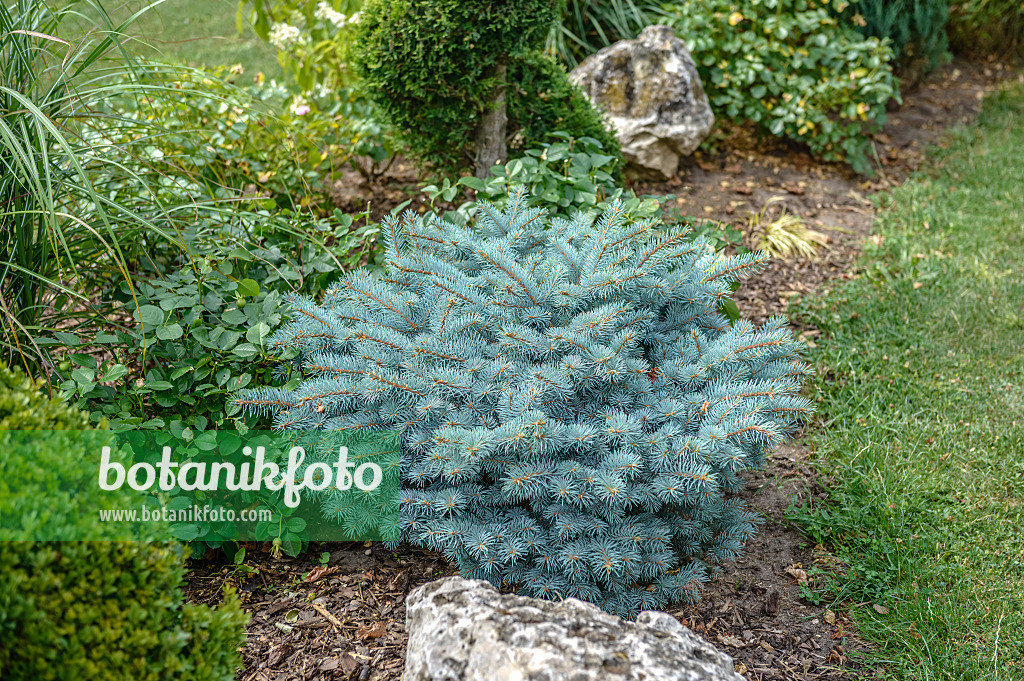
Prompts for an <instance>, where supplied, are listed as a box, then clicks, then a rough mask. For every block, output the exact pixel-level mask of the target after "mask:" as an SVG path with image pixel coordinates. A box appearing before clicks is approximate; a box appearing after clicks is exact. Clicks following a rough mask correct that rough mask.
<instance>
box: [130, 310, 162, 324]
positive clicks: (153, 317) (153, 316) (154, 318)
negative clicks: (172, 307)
mask: <svg viewBox="0 0 1024 681" xmlns="http://www.w3.org/2000/svg"><path fill="white" fill-rule="evenodd" d="M134 316H135V319H137V320H138V321H140V322H142V324H143V325H144V326H146V327H147V328H152V327H154V326H159V325H160V324H162V323H163V321H164V311H163V310H161V309H160V308H159V307H157V306H156V305H143V306H142V307H140V308H139V309H137V310H136V311H135V315H134Z"/></svg>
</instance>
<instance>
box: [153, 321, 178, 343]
mask: <svg viewBox="0 0 1024 681" xmlns="http://www.w3.org/2000/svg"><path fill="white" fill-rule="evenodd" d="M183 333H184V331H183V330H182V328H181V324H165V325H164V326H160V327H157V330H156V337H157V338H159V339H160V340H177V339H178V338H181V336H182V334H183Z"/></svg>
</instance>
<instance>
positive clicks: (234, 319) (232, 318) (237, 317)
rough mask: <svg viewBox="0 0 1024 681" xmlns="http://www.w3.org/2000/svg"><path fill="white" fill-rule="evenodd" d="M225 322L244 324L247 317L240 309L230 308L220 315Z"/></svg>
mask: <svg viewBox="0 0 1024 681" xmlns="http://www.w3.org/2000/svg"><path fill="white" fill-rule="evenodd" d="M220 318H221V319H223V320H224V323H225V324H245V322H246V321H247V319H248V318H247V317H246V316H245V313H244V312H242V311H241V310H238V309H235V308H232V309H230V310H228V311H227V312H225V313H224V314H222V315H221V316H220Z"/></svg>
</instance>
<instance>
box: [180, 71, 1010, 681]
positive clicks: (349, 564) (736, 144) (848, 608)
mask: <svg viewBox="0 0 1024 681" xmlns="http://www.w3.org/2000/svg"><path fill="white" fill-rule="evenodd" d="M1011 76H1012V77H1014V78H1017V77H1022V76H1019V75H1018V74H1017V72H1016V71H1011V70H1010V69H1009V68H1007V67H1005V66H1003V65H1001V64H996V63H991V62H990V63H965V62H955V63H953V64H951V65H949V66H947V67H946V68H944V69H942V70H940V71H939V72H937V73H935V74H933V75H932V76H930V77H929V78H928V79H927V80H925V82H924V83H923V84H922V85H921V86H920V87H919V88H918V89H917V90H916V91H914V92H911V93H909V94H906V95H904V104H903V105H902V106H901V107H899V108H897V109H895V110H894V111H892V112H891V113H890V114H889V120H888V123H887V124H886V126H885V128H884V130H883V131H882V132H881V133H879V134H878V135H876V136H875V143H876V149H877V154H878V162H879V163H878V169H879V172H878V173H877V174H876V176H875V177H874V178H871V179H868V178H864V177H862V176H858V175H856V174H854V173H852V172H851V171H850V170H849V169H848V168H847V167H845V166H842V165H839V164H823V163H819V162H816V161H815V160H813V159H812V158H811V157H810V156H809V155H807V154H806V153H805V152H804V151H803V150H801V149H799V148H795V147H793V146H790V145H786V144H784V143H780V142H778V141H773V140H760V139H758V138H757V137H756V136H755V135H753V134H752V133H751V132H750V131H749V130H744V129H740V130H736V131H733V133H732V134H731V135H730V137H729V138H728V139H726V140H725V142H724V143H723V144H722V145H720V147H721V151H720V152H719V153H717V154H707V153H703V152H698V153H697V154H696V155H695V156H694V157H693V158H691V159H687V160H686V161H685V162H684V165H683V167H681V169H680V172H679V175H678V177H676V178H673V179H672V180H671V181H669V182H665V183H660V184H651V183H648V184H637V185H635V186H634V187H633V188H634V189H635V190H636V191H637V192H638V193H641V194H670V193H671V194H674V195H675V196H676V197H677V198H676V208H677V209H678V210H679V211H680V212H682V213H683V214H684V215H693V216H697V217H700V218H705V219H712V220H719V221H723V222H730V223H733V224H736V225H737V226H739V227H741V229H743V228H744V227H745V226H746V224H747V218H748V214H750V213H757V212H758V211H761V209H762V208H763V207H764V206H765V205H766V203H768V202H769V200H771V199H772V198H773V197H780V199H781V200H780V201H778V202H777V203H775V204H774V205H773V210H776V211H778V210H781V209H782V208H785V209H786V210H787V211H789V212H790V213H792V214H795V215H799V216H800V217H802V218H803V219H804V220H805V221H806V223H807V224H808V225H809V226H811V227H812V228H814V229H815V230H817V231H820V232H821V233H822V234H823V235H825V237H826V239H827V243H826V245H825V247H824V248H823V249H822V250H821V252H820V253H819V254H818V256H817V257H815V258H813V259H809V258H797V259H793V260H776V261H775V262H773V263H772V264H771V265H769V266H768V267H767V268H766V269H765V270H764V271H763V272H761V273H760V274H758V275H757V276H755V277H753V278H751V279H750V280H748V281H746V282H744V284H743V286H742V287H741V288H740V290H739V291H737V292H736V295H735V298H736V301H737V304H738V306H739V308H740V311H741V313H742V314H743V315H744V316H745V317H748V318H750V319H752V320H753V321H755V322H758V323H759V322H763V321H764V320H765V319H767V318H768V317H770V316H772V315H775V314H780V313H785V312H786V308H787V306H788V302H789V300H790V299H791V298H792V297H793V296H796V295H800V296H806V295H813V294H815V293H816V292H821V291H824V290H825V289H827V288H828V287H829V286H830V285H831V283H832V282H833V281H835V280H838V279H843V278H849V277H855V276H857V275H856V273H854V272H852V271H851V269H850V267H851V263H852V262H853V260H854V258H855V257H856V255H857V254H858V253H859V251H860V249H861V246H862V244H863V243H864V241H865V240H866V239H867V238H870V236H869V235H870V231H871V225H872V223H873V220H874V217H875V210H874V204H873V203H872V201H871V200H870V197H871V195H872V194H873V193H875V192H878V191H879V190H882V189H885V188H887V187H890V186H892V185H893V184H896V183H899V182H901V181H903V179H905V178H906V176H907V175H908V174H909V173H910V172H912V171H914V170H916V169H918V168H921V166H922V164H924V163H925V157H924V156H923V153H922V152H923V151H924V149H925V147H926V146H927V145H928V144H929V143H933V142H936V141H939V139H940V135H941V133H942V132H943V131H944V130H946V129H947V128H949V127H951V126H953V125H956V124H959V123H963V122H968V121H969V120H970V119H971V118H972V117H973V116H975V115H976V114H977V112H978V110H979V109H980V103H981V98H982V97H983V96H984V95H985V94H986V93H987V92H990V91H991V90H993V89H994V88H995V87H997V86H998V84H999V83H1000V82H1003V81H1005V80H1006V79H1007V78H1008V77H1011ZM1022 78H1024V77H1022ZM940 143H941V142H940ZM357 177H358V176H357V175H353V176H352V177H351V178H347V179H345V180H344V181H343V182H342V183H341V184H339V185H336V186H335V187H334V189H333V199H334V201H335V203H336V204H337V205H338V206H339V207H341V208H343V209H346V210H361V209H363V208H365V207H366V205H367V203H370V204H371V207H372V208H373V213H374V215H375V216H379V214H385V213H386V212H387V210H388V209H389V208H390V207H391V206H394V205H397V204H398V203H401V202H402V201H405V200H406V199H407V198H410V197H415V194H414V192H415V185H416V182H417V180H418V178H417V177H416V174H415V171H414V170H413V169H412V167H411V166H409V165H408V164H402V163H398V164H396V167H395V168H393V169H392V170H391V171H390V174H389V175H388V176H386V177H385V178H383V181H382V182H380V183H376V184H374V185H372V186H370V185H369V184H367V183H365V182H361V181H359V180H357V179H356V178H357ZM417 205H418V204H417V203H415V202H414V205H413V206H412V207H413V208H414V209H415V208H416V207H417ZM745 234H746V238H748V239H749V240H752V241H753V240H756V236H755V235H751V234H749V229H747V230H745ZM750 245H751V246H756V245H757V244H756V243H751V244H750ZM803 333H804V337H805V338H807V339H808V340H811V342H813V337H814V336H815V335H816V331H815V330H814V329H804V330H803ZM812 456H813V455H812V454H811V453H810V452H809V450H808V449H807V447H806V446H803V445H801V444H800V443H799V442H798V443H797V444H795V445H793V446H784V447H780V448H779V449H778V450H776V451H775V452H774V453H773V454H772V455H771V456H770V458H769V461H768V463H767V466H766V468H765V469H764V470H761V471H754V472H750V473H747V474H745V477H746V480H747V483H748V484H747V485H746V487H745V488H744V490H743V491H742V492H741V496H742V497H743V498H744V499H745V500H747V502H748V503H749V505H750V506H751V507H752V508H755V509H757V510H758V511H760V512H761V513H762V514H763V515H764V518H765V523H764V525H763V526H762V529H761V532H760V533H759V534H758V535H757V537H756V538H755V539H754V540H752V541H751V542H750V544H748V546H747V551H746V554H745V556H744V557H743V558H741V559H739V560H737V561H736V562H735V564H732V565H725V566H723V567H724V570H723V571H722V573H721V575H720V576H718V577H716V578H715V579H713V580H712V581H711V582H710V583H709V584H708V585H707V589H706V591H705V593H704V595H703V598H702V600H701V601H700V602H698V603H696V604H693V605H683V606H676V607H672V608H670V609H669V611H670V612H671V613H672V614H673V615H675V616H676V617H678V618H679V620H680V621H681V622H683V623H684V624H685V625H687V626H688V627H690V628H691V629H692V630H693V631H695V632H697V633H698V634H700V635H702V636H704V637H706V638H707V639H708V640H709V641H711V642H712V643H714V644H715V645H717V646H718V647H719V648H721V649H722V650H724V651H725V652H727V653H729V654H730V655H732V657H733V659H734V661H735V663H736V670H737V671H738V672H739V673H741V674H743V675H744V676H746V678H748V679H751V680H752V681H766V680H776V679H778V680H787V681H788V680H800V681H804V680H813V679H830V680H831V679H835V680H841V679H852V678H858V677H860V676H862V670H863V668H862V666H861V662H860V660H862V659H863V654H864V653H865V652H866V651H867V650H868V646H867V644H865V643H864V642H863V641H860V640H858V639H857V638H856V636H855V635H853V634H852V633H851V632H850V631H849V630H848V629H849V628H850V627H851V621H850V616H851V615H854V614H855V612H854V611H853V610H852V609H854V608H855V606H852V605H850V604H846V605H843V606H842V607H841V608H838V609H837V610H835V611H833V610H829V609H826V608H825V607H824V606H822V605H814V604H812V603H811V602H810V601H808V600H807V599H806V598H805V597H804V596H805V595H807V594H809V593H810V591H808V589H812V590H813V587H814V584H813V577H809V576H808V572H809V571H810V572H812V573H813V571H811V568H812V567H815V568H817V569H818V570H821V571H824V572H829V571H834V570H840V569H842V566H840V565H837V564H836V563H835V561H834V559H832V558H831V557H830V556H829V555H828V553H827V551H826V550H825V548H824V547H820V546H819V547H815V546H811V545H810V544H809V543H808V541H807V540H806V539H805V538H804V537H803V536H801V535H800V534H799V532H797V531H796V530H795V529H794V528H793V527H792V526H790V525H789V524H788V523H787V522H786V519H785V513H786V509H787V508H788V507H789V506H790V505H791V504H792V503H794V502H797V503H799V502H800V501H803V500H805V499H807V498H808V497H810V496H817V497H820V498H824V495H825V493H826V486H827V484H828V481H827V480H822V479H820V477H819V476H817V474H816V473H815V472H814V466H813V465H812V464H813V461H812V460H811V457H812ZM249 552H250V555H249V556H248V557H247V559H246V561H245V566H244V567H242V568H239V567H237V566H233V565H231V566H225V565H224V561H223V558H222V557H220V558H219V560H218V557H216V556H215V557H213V560H210V561H194V563H193V569H192V572H191V573H190V577H189V583H188V585H187V589H186V590H187V595H188V598H189V600H192V601H196V602H210V603H212V602H218V601H219V600H220V599H221V594H222V588H223V586H224V585H226V584H231V585H234V586H236V587H237V588H238V589H239V593H240V595H241V598H242V601H243V606H244V607H245V609H246V610H248V611H249V612H250V613H251V614H252V621H251V623H250V625H249V627H248V629H247V633H248V643H247V644H246V646H245V647H244V649H243V659H244V667H243V668H242V669H241V670H240V671H239V673H238V677H237V678H238V679H239V680H240V681H300V680H301V681H320V680H325V681H326V680H328V679H359V680H360V681H370V680H378V681H385V680H389V679H399V678H401V676H402V669H403V665H404V658H405V647H406V641H407V637H406V633H405V629H404V623H405V597H406V595H408V593H409V592H410V591H411V590H412V589H414V588H416V587H417V586H419V585H421V584H423V583H425V582H427V581H430V580H432V579H436V578H438V577H441V576H445V575H449V574H454V572H455V570H454V569H453V568H452V567H451V566H449V565H448V564H447V562H446V561H445V560H444V558H443V557H442V556H440V555H438V554H433V553H430V552H427V551H422V550H419V549H415V548H412V547H408V546H403V547H401V548H400V549H399V550H397V551H388V550H386V549H385V548H384V547H383V546H381V545H369V544H367V545H363V544H351V543H350V544H328V545H323V546H320V545H314V546H311V547H310V551H309V552H308V553H307V554H305V555H303V556H300V557H298V558H287V557H284V558H274V557H272V556H271V555H270V554H269V553H267V552H266V549H265V547H260V546H259V545H251V546H250V547H249ZM324 552H326V553H329V554H330V555H329V559H328V560H327V562H326V564H324V565H321V564H320V561H319V559H320V557H321V554H322V553H324ZM861 605H862V606H864V607H869V606H870V604H866V605H865V604H861Z"/></svg>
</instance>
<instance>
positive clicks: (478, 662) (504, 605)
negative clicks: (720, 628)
mask: <svg viewBox="0 0 1024 681" xmlns="http://www.w3.org/2000/svg"><path fill="white" fill-rule="evenodd" d="M406 617H407V621H406V631H407V632H408V634H409V646H408V652H407V653H406V659H405V676H404V677H403V678H404V679H405V681H527V680H528V681H570V680H571V681H597V680H598V679H601V680H604V681H608V680H612V681H620V680H621V681H634V680H635V681H639V680H640V679H643V680H644V681H705V680H707V681H743V677H741V676H740V675H738V674H736V673H735V672H734V671H733V664H732V660H731V659H730V658H729V656H728V655H726V654H725V653H722V652H719V651H718V650H717V649H716V648H715V647H714V646H712V645H711V644H710V643H708V642H706V641H704V640H702V639H700V638H698V637H697V636H695V635H694V634H693V633H692V632H691V631H690V630H689V629H687V628H686V627H684V626H683V625H682V624H680V623H679V622H678V621H677V620H676V619H675V618H674V617H672V616H671V615H669V614H667V613H664V612H644V613H641V614H640V616H639V617H638V618H637V621H636V623H633V622H626V621H623V620H621V619H619V618H618V617H614V616H612V615H609V614H608V613H606V612H604V611H602V610H601V609H599V608H598V607H597V606H595V605H592V604H590V603H584V602H582V601H578V600H576V599H572V598H570V599H567V600H565V601H561V602H558V603H555V602H552V601H543V600H539V599H536V598H526V597H523V596H516V595H514V594H500V593H498V592H497V591H496V590H495V589H494V587H492V586H491V585H490V584H488V583H487V582H484V581H481V580H475V579H474V580H469V579H462V578H461V577H448V578H445V579H441V580H437V581H435V582H430V583H428V584H425V585H423V586H421V587H419V588H418V589H416V590H415V591H413V592H412V593H411V594H409V598H408V599H407V600H406Z"/></svg>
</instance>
